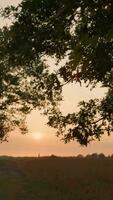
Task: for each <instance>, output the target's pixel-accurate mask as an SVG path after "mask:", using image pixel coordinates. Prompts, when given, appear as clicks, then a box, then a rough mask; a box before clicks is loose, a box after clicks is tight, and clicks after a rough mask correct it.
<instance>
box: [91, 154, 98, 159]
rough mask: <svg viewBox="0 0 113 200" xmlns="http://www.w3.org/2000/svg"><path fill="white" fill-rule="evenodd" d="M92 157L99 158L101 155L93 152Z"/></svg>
mask: <svg viewBox="0 0 113 200" xmlns="http://www.w3.org/2000/svg"><path fill="white" fill-rule="evenodd" d="M91 158H94V159H97V158H99V155H98V154H97V153H93V154H91Z"/></svg>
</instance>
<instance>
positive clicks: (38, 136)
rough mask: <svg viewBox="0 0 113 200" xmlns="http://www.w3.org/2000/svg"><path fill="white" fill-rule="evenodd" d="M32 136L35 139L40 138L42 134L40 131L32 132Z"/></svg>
mask: <svg viewBox="0 0 113 200" xmlns="http://www.w3.org/2000/svg"><path fill="white" fill-rule="evenodd" d="M31 135H32V138H33V139H35V140H40V139H42V138H43V134H42V133H41V132H38V131H36V132H33V133H32V134H31Z"/></svg>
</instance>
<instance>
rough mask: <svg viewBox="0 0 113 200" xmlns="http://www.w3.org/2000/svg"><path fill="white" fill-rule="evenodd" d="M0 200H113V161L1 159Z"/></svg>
mask: <svg viewBox="0 0 113 200" xmlns="http://www.w3.org/2000/svg"><path fill="white" fill-rule="evenodd" d="M0 200H113V158H103V159H100V158H98V159H93V158H54V157H53V158H52V157H50V158H47V157H45V158H0Z"/></svg>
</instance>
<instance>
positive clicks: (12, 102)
mask: <svg viewBox="0 0 113 200" xmlns="http://www.w3.org/2000/svg"><path fill="white" fill-rule="evenodd" d="M1 16H4V17H8V18H11V19H12V20H13V23H12V24H11V25H9V26H7V27H3V28H2V29H1V30H0V139H1V140H2V141H3V140H6V139H7V135H8V133H9V132H10V131H11V130H13V129H14V128H15V127H16V126H17V127H20V129H21V130H22V132H23V133H24V132H26V127H25V124H24V121H25V117H26V115H27V114H28V113H30V112H31V110H32V109H34V108H37V107H38V108H39V109H43V110H44V114H46V115H48V125H50V126H52V127H54V128H56V129H57V135H58V136H62V138H63V140H64V141H65V142H69V141H71V140H74V139H76V140H77V141H78V142H79V143H80V144H81V145H87V144H88V143H89V142H90V141H92V140H95V139H98V140H100V138H101V136H102V135H103V134H104V133H108V135H109V134H110V133H111V132H112V131H113V1H111V0H108V1H106V0H92V1H91V0H87V1H85V0H76V1H75V0H70V1H69V0H54V1H53V0H23V1H22V3H21V4H20V5H19V6H17V7H13V6H11V7H8V8H5V10H4V11H1ZM48 56H49V57H50V58H52V57H53V58H55V59H56V60H57V64H58V63H59V61H61V60H62V59H63V58H66V59H67V62H66V64H65V65H63V66H60V67H59V66H58V68H57V70H56V71H55V70H52V66H48V64H47V62H45V59H46V58H48ZM51 65H52V64H51ZM83 82H84V83H86V85H87V86H89V87H92V88H93V87H96V85H97V84H98V83H101V86H102V87H106V88H107V89H108V92H107V93H106V95H105V97H104V98H102V99H91V100H90V101H89V102H85V101H82V102H80V103H79V108H80V109H79V112H74V113H69V114H67V115H66V116H63V114H62V113H61V111H60V109H59V103H60V101H62V98H63V97H62V89H63V87H64V86H65V85H67V84H69V83H75V84H76V83H79V84H80V85H81V86H82V83H83Z"/></svg>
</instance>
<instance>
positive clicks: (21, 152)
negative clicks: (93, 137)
mask: <svg viewBox="0 0 113 200" xmlns="http://www.w3.org/2000/svg"><path fill="white" fill-rule="evenodd" d="M19 2H21V0H0V6H1V7H5V6H7V5H11V4H12V5H18V3H19ZM4 23H8V22H3V21H2V20H1V21H0V26H2V25H3V24H4ZM52 63H53V61H52V60H49V64H52ZM105 92H106V91H105V89H103V88H100V87H99V86H98V88H96V89H94V90H92V92H91V91H90V90H89V89H88V88H85V87H84V86H83V87H80V85H79V84H77V85H75V84H70V85H68V86H66V87H64V90H63V96H64V101H63V102H62V105H61V109H62V110H63V112H64V113H67V112H73V111H75V110H77V103H78V102H79V101H81V100H86V101H87V100H88V99H90V98H98V97H102V96H104V94H105ZM46 122H47V119H46V118H45V117H43V116H42V115H41V114H40V113H39V112H38V110H33V111H32V113H31V114H30V115H28V116H27V125H28V130H29V132H28V133H27V134H26V135H22V134H20V132H19V130H15V131H13V132H12V133H10V136H9V142H8V143H7V142H6V143H1V144H0V155H10V156H38V154H40V155H41V156H45V155H51V154H54V155H58V156H76V155H78V154H83V155H87V154H91V153H94V152H96V153H104V154H105V155H110V154H112V153H113V136H112V135H111V136H109V137H108V136H107V135H104V136H103V137H102V139H101V141H95V142H92V143H91V144H90V145H89V146H88V147H81V146H80V145H79V144H78V143H77V142H76V141H74V142H70V143H68V144H64V143H63V142H62V141H61V140H60V138H57V137H56V135H55V130H54V129H53V128H50V127H48V126H47V125H46Z"/></svg>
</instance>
